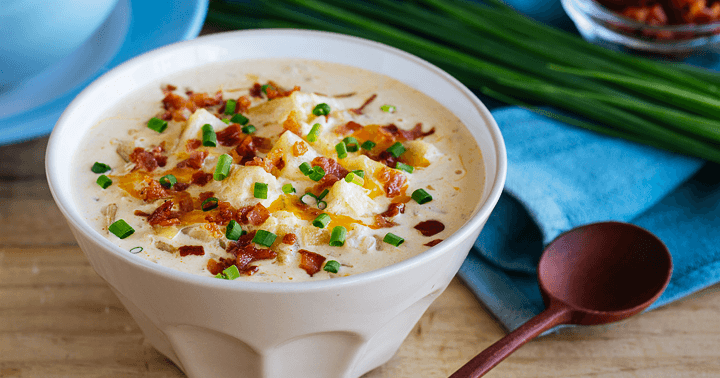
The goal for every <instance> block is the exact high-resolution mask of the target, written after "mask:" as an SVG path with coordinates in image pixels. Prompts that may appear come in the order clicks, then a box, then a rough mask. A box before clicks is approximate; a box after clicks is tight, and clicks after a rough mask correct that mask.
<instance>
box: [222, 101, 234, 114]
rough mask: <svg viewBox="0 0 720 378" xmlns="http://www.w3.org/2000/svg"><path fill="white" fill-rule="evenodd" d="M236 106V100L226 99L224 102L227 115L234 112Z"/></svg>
mask: <svg viewBox="0 0 720 378" xmlns="http://www.w3.org/2000/svg"><path fill="white" fill-rule="evenodd" d="M236 107H237V101H235V100H232V99H230V100H227V101H226V102H225V114H227V115H230V114H235V108H236Z"/></svg>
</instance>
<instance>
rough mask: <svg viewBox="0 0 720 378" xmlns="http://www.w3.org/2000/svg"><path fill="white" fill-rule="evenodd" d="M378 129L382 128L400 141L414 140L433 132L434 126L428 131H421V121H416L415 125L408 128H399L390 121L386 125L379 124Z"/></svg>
mask: <svg viewBox="0 0 720 378" xmlns="http://www.w3.org/2000/svg"><path fill="white" fill-rule="evenodd" d="M380 130H382V131H383V132H386V133H388V134H390V135H392V136H393V137H395V138H397V139H399V140H402V141H406V140H415V139H419V138H424V137H426V136H428V135H432V134H435V128H434V127H433V128H432V129H430V131H427V132H423V131H422V123H418V124H417V125H415V127H413V128H412V129H410V130H403V129H400V128H398V127H397V126H395V124H392V123H391V124H389V125H387V126H381V127H380Z"/></svg>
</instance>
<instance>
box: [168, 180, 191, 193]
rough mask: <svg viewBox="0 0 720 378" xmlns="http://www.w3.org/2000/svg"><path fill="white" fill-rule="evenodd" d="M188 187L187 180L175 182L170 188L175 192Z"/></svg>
mask: <svg viewBox="0 0 720 378" xmlns="http://www.w3.org/2000/svg"><path fill="white" fill-rule="evenodd" d="M188 187H190V184H189V183H187V182H177V183H175V185H173V187H172V190H174V191H176V192H182V191H185V190H186V189H187V188H188Z"/></svg>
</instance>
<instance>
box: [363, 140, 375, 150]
mask: <svg viewBox="0 0 720 378" xmlns="http://www.w3.org/2000/svg"><path fill="white" fill-rule="evenodd" d="M375 146H376V144H375V142H373V141H371V140H366V141H364V142H363V144H361V145H360V148H362V149H363V150H365V151H370V150H372V149H373V148H375Z"/></svg>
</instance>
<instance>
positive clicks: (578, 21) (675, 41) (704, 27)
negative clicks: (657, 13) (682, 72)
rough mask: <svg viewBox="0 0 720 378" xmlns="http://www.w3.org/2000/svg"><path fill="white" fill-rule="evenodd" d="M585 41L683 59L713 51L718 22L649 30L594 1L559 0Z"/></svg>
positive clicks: (719, 30) (719, 28)
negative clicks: (698, 53)
mask: <svg viewBox="0 0 720 378" xmlns="http://www.w3.org/2000/svg"><path fill="white" fill-rule="evenodd" d="M561 2H562V6H563V8H564V9H565V12H567V14H568V15H569V16H570V18H571V19H572V20H573V22H574V23H575V26H576V27H577V29H578V31H579V32H580V34H581V35H582V36H583V38H585V39H586V40H587V41H589V42H592V43H595V44H599V45H602V46H605V47H609V48H614V49H619V50H629V51H633V52H639V53H649V54H659V55H666V56H677V57H685V56H689V55H692V54H694V53H696V52H700V51H709V50H712V49H716V48H717V47H718V43H720V34H719V33H720V22H713V23H708V24H683V25H665V26H652V25H648V24H645V23H641V22H638V21H636V20H633V19H630V18H627V17H625V16H623V15H621V14H619V13H617V12H615V11H612V10H610V9H608V8H605V7H603V6H602V5H600V4H599V3H597V2H596V1H595V0H561Z"/></svg>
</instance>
